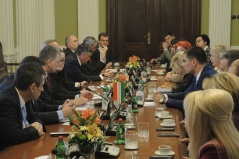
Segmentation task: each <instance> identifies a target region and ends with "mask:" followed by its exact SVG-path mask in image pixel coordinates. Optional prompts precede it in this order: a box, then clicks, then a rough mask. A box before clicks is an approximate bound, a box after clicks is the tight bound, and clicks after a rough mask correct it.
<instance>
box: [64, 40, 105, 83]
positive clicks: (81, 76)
mask: <svg viewBox="0 0 239 159" xmlns="http://www.w3.org/2000/svg"><path fill="white" fill-rule="evenodd" d="M92 54H93V50H92V48H91V46H89V45H85V44H81V45H79V46H78V47H77V50H76V51H75V54H70V55H68V56H67V57H66V64H65V69H66V75H67V77H68V79H69V80H71V81H73V82H78V81H79V82H81V81H101V80H103V76H102V75H99V74H98V75H97V74H90V73H88V72H87V71H88V70H86V69H85V68H84V65H86V64H87V62H88V61H89V60H90V57H91V56H92ZM95 67H96V68H101V69H102V70H103V68H104V67H105V63H103V62H101V63H98V65H97V66H95Z"/></svg>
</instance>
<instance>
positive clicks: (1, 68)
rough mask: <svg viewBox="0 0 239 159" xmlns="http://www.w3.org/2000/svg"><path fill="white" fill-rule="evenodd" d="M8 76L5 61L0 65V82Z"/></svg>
mask: <svg viewBox="0 0 239 159" xmlns="http://www.w3.org/2000/svg"><path fill="white" fill-rule="evenodd" d="M7 77H8V71H7V63H6V62H4V63H3V64H1V65H0V83H1V82H2V81H3V80H4V79H5V78H7Z"/></svg>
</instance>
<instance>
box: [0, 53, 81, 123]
mask: <svg viewBox="0 0 239 159" xmlns="http://www.w3.org/2000/svg"><path fill="white" fill-rule="evenodd" d="M30 62H36V63H37V64H39V65H40V66H43V65H44V63H43V62H42V61H40V60H39V58H38V57H35V56H26V57H25V58H24V59H23V60H22V61H21V63H20V66H21V65H23V64H26V63H30ZM13 82H14V76H10V77H9V78H6V79H5V80H4V81H3V82H2V83H1V84H0V87H1V89H2V90H3V89H6V88H8V87H9V86H11V85H12V84H13ZM77 101H78V100H75V101H73V100H66V101H65V102H64V103H63V105H52V104H47V103H44V102H43V101H42V100H41V99H37V100H34V107H33V110H34V111H35V113H36V115H37V117H38V118H39V119H40V120H41V121H42V122H43V124H45V125H48V124H56V123H58V122H59V120H61V119H63V118H66V117H67V116H68V115H72V114H73V112H72V109H73V108H74V105H73V102H75V104H78V105H80V103H79V102H77ZM79 101H80V102H81V103H82V104H84V100H82V99H79Z"/></svg>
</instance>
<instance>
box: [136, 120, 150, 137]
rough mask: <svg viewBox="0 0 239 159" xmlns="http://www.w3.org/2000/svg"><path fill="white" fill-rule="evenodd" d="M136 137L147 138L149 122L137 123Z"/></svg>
mask: <svg viewBox="0 0 239 159" xmlns="http://www.w3.org/2000/svg"><path fill="white" fill-rule="evenodd" d="M138 136H139V137H149V122H138Z"/></svg>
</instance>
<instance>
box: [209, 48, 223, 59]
mask: <svg viewBox="0 0 239 159" xmlns="http://www.w3.org/2000/svg"><path fill="white" fill-rule="evenodd" d="M226 51H227V47H226V46H225V45H216V46H214V47H212V48H211V49H210V54H211V55H213V56H216V57H217V58H218V59H220V57H221V55H222V54H223V53H225V52H226Z"/></svg>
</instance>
